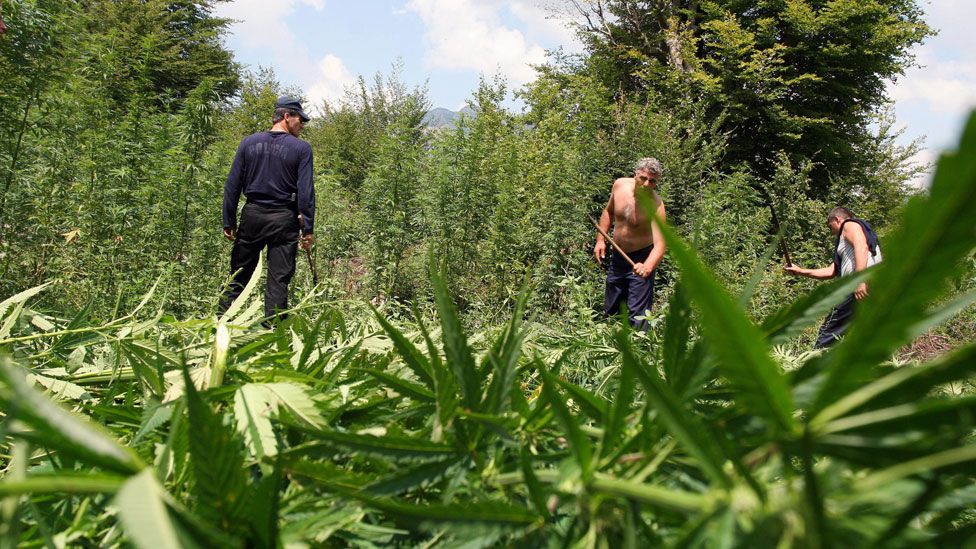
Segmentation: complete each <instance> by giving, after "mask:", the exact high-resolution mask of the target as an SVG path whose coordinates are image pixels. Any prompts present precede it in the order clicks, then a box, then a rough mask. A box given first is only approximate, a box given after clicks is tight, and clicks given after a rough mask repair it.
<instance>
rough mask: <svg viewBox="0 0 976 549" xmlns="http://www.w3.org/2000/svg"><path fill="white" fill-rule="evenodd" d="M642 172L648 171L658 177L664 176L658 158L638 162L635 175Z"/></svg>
mask: <svg viewBox="0 0 976 549" xmlns="http://www.w3.org/2000/svg"><path fill="white" fill-rule="evenodd" d="M642 170H647V171H649V172H651V173H652V174H654V175H656V176H658V177H660V176H662V175H664V168H662V167H661V162H660V161H658V159H657V158H652V157H647V158H641V159H640V160H638V161H637V164H636V165H635V166H634V173H637V172H639V171H642Z"/></svg>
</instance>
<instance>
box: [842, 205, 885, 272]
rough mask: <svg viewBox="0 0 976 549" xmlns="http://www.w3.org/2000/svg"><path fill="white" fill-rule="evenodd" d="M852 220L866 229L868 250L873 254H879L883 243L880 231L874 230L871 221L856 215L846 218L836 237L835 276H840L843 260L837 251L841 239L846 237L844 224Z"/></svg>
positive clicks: (865, 236) (862, 228)
mask: <svg viewBox="0 0 976 549" xmlns="http://www.w3.org/2000/svg"><path fill="white" fill-rule="evenodd" d="M851 222H853V223H857V224H858V225H860V226H861V230H863V231H864V239H865V240H867V241H868V252H870V253H871V255H877V253H878V246H880V245H881V242H880V241H879V240H878V233H876V232H874V229H873V228H872V227H871V224H870V223H868V222H867V221H865V220H863V219H857V218H855V217H851V218H849V219H845V220H844V221H843V222H842V223H841V224H840V232H839V233H837V238H835V239H834V277H835V278H836V277H839V276H840V262H841V259H840V253H839V252H838V251H837V246H840V239H841V238H843V237H844V225H847V224H848V223H851Z"/></svg>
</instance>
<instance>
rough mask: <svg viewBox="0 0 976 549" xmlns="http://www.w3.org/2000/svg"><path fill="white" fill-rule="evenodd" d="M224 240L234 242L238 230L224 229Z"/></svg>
mask: <svg viewBox="0 0 976 549" xmlns="http://www.w3.org/2000/svg"><path fill="white" fill-rule="evenodd" d="M224 238H226V239H227V240H230V241H231V242H233V241H234V240H235V239H236V238H237V229H231V228H226V229H224Z"/></svg>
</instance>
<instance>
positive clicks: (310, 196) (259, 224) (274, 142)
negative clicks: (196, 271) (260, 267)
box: [220, 97, 315, 319]
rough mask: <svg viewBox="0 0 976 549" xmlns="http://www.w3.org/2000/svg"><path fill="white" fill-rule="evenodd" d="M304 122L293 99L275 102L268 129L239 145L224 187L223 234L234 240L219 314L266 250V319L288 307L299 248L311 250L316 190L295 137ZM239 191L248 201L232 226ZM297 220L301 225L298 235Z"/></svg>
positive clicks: (307, 157)
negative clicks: (239, 220)
mask: <svg viewBox="0 0 976 549" xmlns="http://www.w3.org/2000/svg"><path fill="white" fill-rule="evenodd" d="M308 120H309V118H308V116H307V115H306V114H305V112H304V111H303V110H302V104H301V103H300V102H299V101H298V100H297V99H295V98H292V97H279V98H278V101H277V102H276V103H275V111H274V116H273V117H272V119H271V122H272V127H271V130H269V131H266V132H259V133H255V134H252V135H249V136H247V137H245V138H244V140H243V141H241V144H240V145H239V146H238V147H237V154H236V155H235V156H234V163H233V164H232V165H231V168H230V175H228V176H227V182H226V183H225V184H224V207H223V218H224V236H225V237H226V238H227V239H228V240H231V241H233V242H234V248H233V250H232V251H231V254H230V271H231V274H232V275H233V280H231V283H230V286H229V287H228V288H227V291H226V292H225V293H224V295H223V297H222V299H221V302H220V309H221V311H225V310H227V308H228V307H230V305H231V303H233V302H234V300H235V299H237V297H238V296H239V295H241V292H242V291H243V290H244V286H245V285H246V284H247V282H248V280H250V279H251V275H252V274H253V273H254V268H255V267H256V266H257V263H258V258H259V257H260V255H261V251H262V250H263V249H264V248H265V246H267V248H268V281H267V282H268V287H267V291H266V292H265V296H264V312H265V316H267V317H268V318H269V319H270V318H271V317H272V316H273V315H275V314H276V313H277V312H278V311H283V310H285V309H287V308H288V283H289V282H291V279H292V276H294V274H295V256H296V254H297V252H298V246H299V245H300V246H301V247H302V249H303V250H307V249H310V248H311V247H312V243H313V237H312V228H313V226H314V222H315V187H314V184H313V182H312V147H311V145H309V144H308V143H307V142H305V141H302V140H301V139H298V135H299V134H300V133H301V131H302V128H304V127H305V123H306V122H308ZM241 192H243V193H244V196H245V197H246V198H247V202H246V203H245V204H244V208H243V209H242V211H241V223H240V225H239V226H238V224H237V203H238V201H239V200H240V196H241ZM299 216H301V218H302V220H303V221H304V231H303V232H304V234H302V235H301V236H299V234H300V230H301V229H300V225H299Z"/></svg>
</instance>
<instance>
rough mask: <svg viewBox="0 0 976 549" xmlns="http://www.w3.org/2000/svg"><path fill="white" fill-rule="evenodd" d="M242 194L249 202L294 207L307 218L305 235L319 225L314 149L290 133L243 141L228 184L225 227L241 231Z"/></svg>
mask: <svg viewBox="0 0 976 549" xmlns="http://www.w3.org/2000/svg"><path fill="white" fill-rule="evenodd" d="M241 192H243V193H244V196H246V197H247V201H248V202H254V203H257V204H263V205H265V206H286V207H290V208H294V209H295V210H296V211H297V212H298V213H300V214H302V217H303V218H305V232H306V233H307V234H312V228H313V226H314V223H315V186H314V185H313V182H312V146H311V145H309V144H308V143H307V142H305V141H302V140H301V139H298V138H297V137H295V136H293V135H291V134H290V133H288V132H270V131H269V132H260V133H255V134H252V135H249V136H247V137H245V138H244V140H243V141H241V144H240V145H239V146H238V147H237V154H235V155H234V163H233V164H232V165H231V167H230V174H229V175H228V176H227V182H226V183H224V208H223V218H224V228H225V229H228V228H232V229H233V228H237V203H238V201H239V200H240V197H241Z"/></svg>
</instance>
